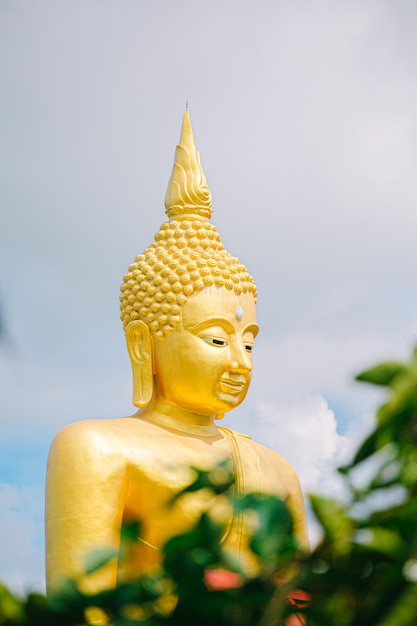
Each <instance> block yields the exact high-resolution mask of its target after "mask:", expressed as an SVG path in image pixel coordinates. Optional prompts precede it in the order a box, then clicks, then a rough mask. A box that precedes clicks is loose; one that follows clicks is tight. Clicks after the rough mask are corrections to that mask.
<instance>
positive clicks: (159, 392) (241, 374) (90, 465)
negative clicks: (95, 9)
mask: <svg viewBox="0 0 417 626" xmlns="http://www.w3.org/2000/svg"><path fill="white" fill-rule="evenodd" d="M165 205H166V209H167V211H166V212H167V215H168V221H167V222H165V223H164V224H162V226H161V228H160V230H159V231H158V232H157V234H156V235H155V240H154V241H153V243H152V244H151V246H150V247H149V248H148V249H147V250H145V252H144V253H143V254H141V255H139V256H137V257H136V260H135V262H134V263H133V264H132V265H131V266H130V267H129V271H128V273H127V274H126V275H125V276H124V282H123V285H122V287H121V297H120V299H121V319H122V321H123V325H124V329H125V333H126V342H127V348H128V352H129V356H130V359H131V363H132V371H133V403H134V405H135V406H136V407H138V408H139V410H138V412H137V413H135V414H134V415H132V416H130V417H125V418H119V419H106V420H87V421H81V422H76V423H74V424H71V425H69V426H67V427H66V428H64V429H63V430H62V431H61V432H60V433H59V434H58V435H57V437H56V438H55V440H54V442H53V445H52V447H51V451H50V456H49V461H48V472H47V503H46V538H47V543H46V556H47V558H46V566H47V586H48V589H51V588H54V586H56V585H57V584H58V582H59V580H60V578H61V577H62V576H71V577H77V578H78V579H79V580H81V582H82V585H83V586H84V588H85V589H87V590H91V591H95V590H98V589H101V588H105V587H112V586H114V585H116V582H117V580H120V579H125V578H131V577H135V576H138V575H140V574H142V573H145V572H149V571H152V570H153V569H154V568H157V567H158V566H159V564H160V559H161V552H160V549H161V547H162V546H163V544H164V543H165V542H166V541H167V539H169V538H170V537H171V536H173V535H175V534H178V533H180V532H183V531H185V530H186V529H188V528H189V527H190V526H191V525H192V524H193V523H194V522H195V521H196V520H197V519H198V517H199V515H200V514H201V511H202V509H203V508H204V507H207V502H206V501H203V500H204V498H203V499H202V498H201V494H188V495H187V496H186V497H184V498H181V499H180V500H179V501H178V502H177V503H176V505H175V507H174V508H168V507H167V503H168V502H169V501H170V499H171V498H172V496H173V495H174V494H175V493H177V492H178V491H179V490H181V489H182V488H183V487H185V486H186V485H187V484H188V483H189V482H191V480H192V476H191V475H190V469H189V468H190V467H192V466H194V467H199V468H201V469H210V468H213V467H214V466H215V465H217V463H219V462H220V461H222V460H224V459H225V458H228V459H230V460H231V463H232V467H233V470H234V473H235V477H236V485H235V489H236V491H237V493H238V494H243V493H247V492H263V493H267V494H274V495H276V496H278V497H280V498H282V499H284V500H285V501H286V502H287V504H288V506H289V507H290V509H291V511H292V514H293V518H294V526H295V533H296V535H297V536H298V538H299V540H300V543H301V545H303V546H305V547H307V545H308V540H307V533H306V523H305V512H304V504H303V498H302V495H301V490H300V486H299V482H298V479H297V476H296V474H295V471H294V470H293V468H292V467H291V465H290V464H289V463H288V461H286V460H285V459H284V458H283V457H282V456H281V455H279V454H278V453H276V452H274V451H272V450H270V449H268V448H266V447H264V446H262V445H260V444H258V443H255V442H254V441H252V439H251V438H250V437H248V436H246V435H243V434H241V433H238V432H235V431H232V430H230V429H228V428H223V427H219V426H217V425H216V421H215V420H216V419H220V418H223V416H224V414H225V413H226V412H227V411H230V410H231V409H233V408H235V407H236V406H238V405H239V404H240V403H241V402H242V401H243V399H244V398H245V396H246V393H247V390H248V387H249V384H250V380H251V372H252V350H253V345H254V340H255V337H256V335H257V332H258V325H257V323H256V314H255V302H256V287H255V284H254V282H253V279H252V277H251V276H250V275H249V273H248V271H247V270H246V268H245V267H244V266H243V265H242V264H241V263H240V262H239V260H238V259H237V258H235V257H233V256H231V255H230V254H229V253H228V252H227V251H226V250H225V249H224V247H223V245H222V243H221V241H220V236H219V234H218V233H217V232H216V229H215V227H214V226H213V225H212V224H211V223H210V221H209V219H210V217H211V213H212V210H211V194H210V191H209V189H208V187H207V183H206V179H205V176H204V173H203V170H202V168H201V165H200V160H199V154H198V152H197V150H196V147H195V144H194V138H193V133H192V129H191V125H190V120H189V115H188V111H186V113H185V115H184V121H183V127H182V134H181V140H180V145H179V146H177V149H176V155H175V163H174V167H173V172H172V176H171V179H170V181H169V184H168V190H167V194H166V198H165ZM135 519H137V520H140V523H141V537H140V540H139V541H138V542H137V544H135V546H134V548H133V549H132V550H131V552H130V553H129V555H128V556H127V558H126V559H125V561H124V562H123V564H122V565H121V564H119V563H118V562H117V560H116V559H114V560H113V561H112V562H110V563H109V564H107V565H106V566H105V567H104V568H102V569H101V570H99V571H98V572H96V573H95V574H93V575H92V576H90V577H88V579H87V578H85V579H83V578H82V572H83V569H84V556H85V554H86V553H87V552H88V551H91V550H92V549H94V548H97V547H102V546H109V547H114V548H116V549H117V548H118V547H119V544H120V537H121V527H122V524H123V523H124V522H129V521H131V520H135ZM244 535H245V532H244V528H243V522H242V519H240V518H239V519H232V520H230V524H229V531H228V532H227V536H226V537H225V543H226V544H229V545H230V547H231V549H232V550H233V551H234V553H235V555H236V556H237V558H239V559H240V561H241V563H243V564H244V565H245V559H246V557H247V555H246V551H245V545H244ZM247 565H248V568H250V563H249V561H248V564H247Z"/></svg>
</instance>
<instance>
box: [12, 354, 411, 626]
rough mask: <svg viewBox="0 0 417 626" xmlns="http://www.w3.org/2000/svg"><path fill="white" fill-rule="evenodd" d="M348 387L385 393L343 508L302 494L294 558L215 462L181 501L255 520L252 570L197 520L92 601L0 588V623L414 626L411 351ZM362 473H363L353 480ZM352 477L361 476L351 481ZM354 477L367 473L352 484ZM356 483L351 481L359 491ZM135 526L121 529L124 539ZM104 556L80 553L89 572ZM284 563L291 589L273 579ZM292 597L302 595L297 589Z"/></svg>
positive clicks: (288, 534)
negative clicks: (306, 514) (205, 500)
mask: <svg viewBox="0 0 417 626" xmlns="http://www.w3.org/2000/svg"><path fill="white" fill-rule="evenodd" d="M357 378H358V380H360V381H363V382H365V383H368V384H375V385H380V386H384V387H386V388H387V392H388V397H387V400H386V402H385V403H384V404H383V405H382V406H381V407H380V408H379V410H378V411H377V414H376V418H377V420H376V425H375V427H374V430H373V431H372V432H371V433H370V435H369V436H368V437H367V438H366V440H365V441H364V442H363V443H362V444H361V445H360V447H359V449H358V451H357V452H356V454H355V456H354V458H353V460H352V462H351V463H350V464H349V465H347V466H345V467H343V468H341V469H340V470H339V471H340V472H341V473H342V475H343V476H344V480H345V481H346V484H347V486H348V488H349V493H350V497H349V498H348V499H347V501H346V502H345V503H341V502H336V501H334V500H330V499H326V498H323V497H319V496H312V497H311V504H312V508H313V511H314V513H315V515H316V517H317V519H318V521H319V523H320V525H321V527H322V533H323V537H322V540H321V542H320V544H319V545H318V546H317V547H316V548H315V550H314V551H313V553H312V554H311V555H305V554H304V555H303V554H300V553H299V552H297V544H296V541H295V539H294V537H293V535H292V520H291V516H290V514H289V511H288V509H287V508H286V506H285V504H284V503H283V502H281V501H280V500H277V499H276V498H274V497H271V496H265V495H259V494H248V495H245V496H244V497H242V498H239V499H237V500H236V499H234V498H233V476H232V475H231V472H230V469H229V467H228V466H227V464H222V465H221V466H219V467H217V468H216V469H215V470H213V471H211V472H202V471H200V470H197V469H196V470H195V476H196V478H195V480H194V482H193V483H192V484H190V485H189V486H188V487H187V488H186V489H185V490H184V491H183V492H181V493H179V494H178V495H177V496H176V497H175V499H178V498H181V497H182V496H183V495H184V494H185V493H188V492H192V491H197V490H199V489H209V490H211V491H212V492H213V493H215V494H216V495H218V496H219V497H226V498H229V499H230V501H231V503H232V506H233V507H234V510H235V513H236V514H237V515H241V514H250V515H251V516H252V518H253V516H255V517H256V519H257V523H256V524H254V525H253V530H252V535H251V539H250V547H251V550H252V551H253V553H254V555H255V556H256V558H257V560H258V562H259V563H260V569H259V572H258V574H257V575H256V576H248V575H247V574H246V573H245V571H243V570H242V569H241V568H240V566H239V564H238V563H237V562H235V561H234V560H233V559H232V558H231V556H230V554H228V553H227V552H226V551H225V550H224V549H223V546H222V537H223V536H224V533H225V531H226V525H225V523H223V522H221V521H218V520H217V519H215V518H214V517H212V516H211V515H210V512H205V513H203V514H202V516H201V517H200V519H199V521H198V523H197V525H196V526H195V527H194V528H193V529H191V530H190V531H189V532H187V533H184V534H182V535H178V536H175V537H173V538H172V539H170V540H169V541H168V542H167V544H166V545H165V547H164V564H163V568H162V569H161V571H160V572H158V573H157V574H155V575H152V576H142V577H141V578H139V579H137V580H135V581H133V582H129V583H123V584H120V585H118V587H117V588H116V589H109V590H105V591H101V592H99V593H97V594H94V595H88V594H84V593H82V592H81V591H80V589H79V588H78V586H77V583H76V582H75V581H71V580H67V581H65V583H64V584H63V585H62V586H61V588H60V590H59V592H57V593H56V594H55V595H54V596H52V597H50V598H48V599H46V598H45V597H44V596H43V595H41V594H29V595H28V596H27V597H26V598H23V599H22V598H18V597H16V596H15V595H14V594H12V593H11V592H10V591H9V590H8V589H7V588H6V587H4V586H2V585H0V626H35V625H36V626H38V625H39V626H76V625H81V624H86V623H88V622H90V623H98V622H100V621H101V622H103V621H106V622H107V623H111V624H114V625H115V626H159V625H165V624H166V625H169V626H187V625H191V624H192V625H193V626H194V625H195V624H199V626H205V625H207V626H208V625H209V624H210V625H211V624H216V626H234V625H236V626H280V625H283V624H286V625H288V626H296V625H297V624H304V623H305V622H304V620H305V619H307V624H308V626H415V625H416V624H417V523H416V520H417V497H416V496H417V350H416V351H415V352H414V355H413V357H412V359H411V361H410V363H396V362H389V363H384V364H381V365H378V366H376V367H374V368H372V369H370V370H368V371H366V372H363V373H362V374H360V375H359V376H358V377H357ZM364 466H366V472H363V471H361V470H362V468H363V467H364ZM361 474H362V476H361ZM363 474H364V475H366V476H368V477H369V478H368V480H367V482H366V484H363ZM359 478H362V484H360V483H359V486H358V482H359V480H358V479H359ZM139 532H140V527H139V525H138V524H132V525H131V526H128V527H125V528H124V529H123V537H122V551H123V544H126V542H130V541H135V540H136V537H137V536H138V533H139ZM114 557H115V553H114V551H109V550H105V549H103V550H98V551H95V552H93V553H91V554H90V555H89V556H88V562H87V563H86V570H87V571H88V572H94V571H95V570H97V569H99V568H100V567H102V566H103V565H104V564H106V563H107V562H108V561H109V560H111V559H113V558H114ZM289 565H291V571H292V576H291V580H290V581H288V580H285V579H284V580H281V579H280V578H279V575H278V576H277V572H279V571H283V568H285V567H286V568H287V571H288V566H289ZM299 590H304V591H299Z"/></svg>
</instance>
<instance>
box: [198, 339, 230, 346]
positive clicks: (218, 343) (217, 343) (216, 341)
mask: <svg viewBox="0 0 417 626" xmlns="http://www.w3.org/2000/svg"><path fill="white" fill-rule="evenodd" d="M201 339H202V340H203V341H206V342H207V343H210V344H211V345H213V346H219V347H220V348H222V347H224V346H227V341H226V340H225V339H216V338H215V337H201Z"/></svg>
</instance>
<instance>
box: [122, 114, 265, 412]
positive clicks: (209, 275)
mask: <svg viewBox="0 0 417 626" xmlns="http://www.w3.org/2000/svg"><path fill="white" fill-rule="evenodd" d="M165 206H166V213H167V215H168V221H167V222H165V223H164V224H162V226H161V227H160V229H159V231H158V232H157V233H156V235H155V239H154V241H153V243H152V244H151V246H150V247H149V248H147V249H146V250H145V251H144V252H143V254H140V255H138V256H137V257H136V260H135V262H134V263H133V264H132V265H131V266H130V267H129V271H128V273H127V274H125V276H124V282H123V284H122V287H121V296H120V301H121V305H120V308H121V319H122V321H123V325H124V328H125V332H126V341H127V347H128V351H129V355H130V359H131V362H132V370H133V382H134V391H133V402H134V404H135V405H136V406H137V407H146V406H148V405H149V404H150V403H151V402H152V401H155V400H157V401H163V402H164V403H165V404H168V405H172V406H174V407H179V408H181V409H185V410H188V411H191V412H193V413H197V414H201V415H217V416H218V417H220V416H222V415H223V414H224V412H226V411H228V410H230V409H232V408H234V407H235V406H237V405H238V404H240V402H242V400H243V399H244V397H245V395H246V392H247V390H248V387H249V383H250V378H251V371H252V349H253V343H254V338H255V336H256V334H257V330H258V326H257V324H256V314H255V302H256V287H255V284H254V282H253V279H252V277H251V276H250V274H249V273H248V271H247V269H246V268H245V267H244V266H243V265H242V264H241V263H240V262H239V260H238V259H237V258H236V257H233V256H232V255H231V254H229V252H227V250H225V249H224V246H223V244H222V243H221V241H220V235H219V234H218V233H217V231H216V228H215V226H214V225H213V224H211V223H210V221H209V219H210V217H211V213H212V210H211V194H210V191H209V189H208V187H207V183H206V179H205V176H204V173H203V170H202V168H201V165H200V160H199V154H198V151H197V149H196V147H195V143H194V138H193V133H192V129H191V124H190V119H189V115H188V112H186V113H185V115H184V121H183V127H182V133H181V140H180V145H179V146H177V149H176V155H175V162H174V167H173V171H172V175H171V178H170V181H169V183H168V190H167V193H166V197H165Z"/></svg>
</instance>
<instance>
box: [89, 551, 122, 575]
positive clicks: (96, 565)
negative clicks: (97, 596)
mask: <svg viewBox="0 0 417 626" xmlns="http://www.w3.org/2000/svg"><path fill="white" fill-rule="evenodd" d="M118 554H119V551H118V550H116V549H115V548H95V549H94V550H90V551H89V552H88V554H87V555H86V556H85V559H84V569H85V573H86V574H92V573H93V572H96V571H97V570H99V569H101V568H102V567H104V565H107V563H109V562H110V561H112V560H113V559H115V558H116V557H117V556H118Z"/></svg>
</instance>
